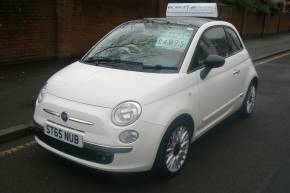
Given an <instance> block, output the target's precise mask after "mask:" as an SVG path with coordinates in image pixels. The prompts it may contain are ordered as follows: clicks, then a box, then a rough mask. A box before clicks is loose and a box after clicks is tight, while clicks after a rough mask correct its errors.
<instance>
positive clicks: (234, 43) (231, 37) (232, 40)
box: [225, 27, 243, 54]
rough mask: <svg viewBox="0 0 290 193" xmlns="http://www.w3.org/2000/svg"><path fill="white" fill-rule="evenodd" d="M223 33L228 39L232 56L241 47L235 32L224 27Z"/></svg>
mask: <svg viewBox="0 0 290 193" xmlns="http://www.w3.org/2000/svg"><path fill="white" fill-rule="evenodd" d="M225 31H226V34H227V37H228V43H229V47H230V51H231V53H232V54H233V53H236V52H238V51H240V50H242V49H243V46H242V43H241V41H240V39H239V37H238V35H237V34H236V32H235V31H234V30H233V29H231V28H229V27H225Z"/></svg>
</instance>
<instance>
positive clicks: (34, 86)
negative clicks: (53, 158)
mask: <svg viewBox="0 0 290 193" xmlns="http://www.w3.org/2000/svg"><path fill="white" fill-rule="evenodd" d="M244 43H245V46H246V48H247V49H248V51H249V54H250V56H251V58H252V60H253V61H254V62H256V61H259V60H263V59H265V58H268V57H270V56H274V55H277V54H281V53H283V52H286V51H289V50H290V33H285V34H278V35H272V36H266V37H263V38H255V39H247V40H245V41H244ZM75 60H77V59H66V60H51V61H39V62H30V63H22V64H11V65H5V66H0V107H1V108H0V116H1V121H0V143H1V142H3V141H6V140H9V139H10V138H16V137H20V136H23V135H26V134H27V133H29V132H30V128H31V127H32V126H33V125H32V116H33V110H34V103H35V100H36V98H37V95H38V92H39V90H40V88H41V87H42V85H43V84H44V83H45V81H46V80H47V79H48V78H49V77H50V76H51V75H53V74H54V73H55V72H57V71H58V70H60V69H61V68H63V67H65V66H67V65H69V64H70V63H72V62H73V61H75Z"/></svg>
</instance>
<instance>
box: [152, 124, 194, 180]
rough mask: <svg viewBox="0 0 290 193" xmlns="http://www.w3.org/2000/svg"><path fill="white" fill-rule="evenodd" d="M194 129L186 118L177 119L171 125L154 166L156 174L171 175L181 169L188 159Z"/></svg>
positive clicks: (163, 139)
mask: <svg viewBox="0 0 290 193" xmlns="http://www.w3.org/2000/svg"><path fill="white" fill-rule="evenodd" d="M192 130H193V128H192V125H191V124H190V123H189V122H188V121H186V119H177V120H175V121H174V122H173V123H172V124H171V125H170V126H169V128H168V129H167V131H166V132H165V135H164V136H163V138H162V141H161V143H160V146H159V149H158V153H157V156H156V159H155V163H154V166H153V170H154V172H155V173H156V174H158V175H162V176H165V177H171V176H175V175H176V174H178V173H179V172H180V171H181V169H182V168H183V166H184V163H185V161H186V159H187V155H188V151H189V147H190V144H191V138H192Z"/></svg>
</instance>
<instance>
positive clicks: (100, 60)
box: [83, 58, 143, 66]
mask: <svg viewBox="0 0 290 193" xmlns="http://www.w3.org/2000/svg"><path fill="white" fill-rule="evenodd" d="M83 62H87V63H94V64H95V65H99V64H103V63H106V64H107V63H114V64H116V63H117V64H120V63H123V64H124V63H125V64H129V65H139V66H142V65H143V63H142V62H136V61H129V60H120V59H111V58H88V59H86V60H83Z"/></svg>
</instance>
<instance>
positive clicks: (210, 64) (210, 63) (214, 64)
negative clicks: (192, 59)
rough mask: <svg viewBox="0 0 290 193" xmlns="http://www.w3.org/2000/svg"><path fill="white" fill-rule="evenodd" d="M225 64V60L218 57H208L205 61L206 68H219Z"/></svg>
mask: <svg viewBox="0 0 290 193" xmlns="http://www.w3.org/2000/svg"><path fill="white" fill-rule="evenodd" d="M224 64H225V59H224V58H223V57H221V56H218V55H209V56H208V57H207V58H206V60H205V66H206V67H207V68H219V67H222V66H223V65H224Z"/></svg>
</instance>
